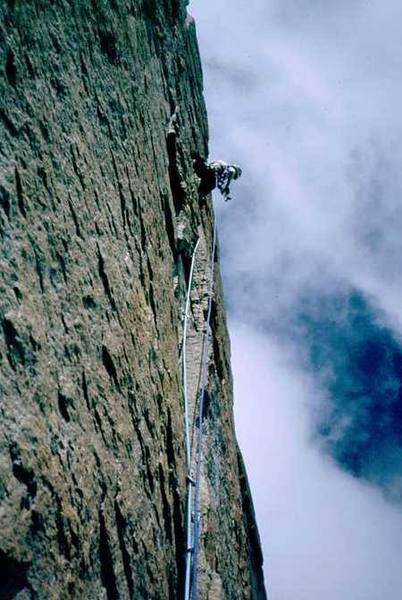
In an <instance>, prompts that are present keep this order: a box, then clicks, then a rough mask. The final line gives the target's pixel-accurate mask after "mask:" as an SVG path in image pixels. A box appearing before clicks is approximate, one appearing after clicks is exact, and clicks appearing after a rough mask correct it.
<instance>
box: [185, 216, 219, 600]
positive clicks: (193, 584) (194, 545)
mask: <svg viewBox="0 0 402 600" xmlns="http://www.w3.org/2000/svg"><path fill="white" fill-rule="evenodd" d="M216 238H217V227H216V221H215V219H214V230H213V243H212V255H211V266H210V278H209V282H208V311H207V318H206V321H205V329H204V335H203V343H202V352H201V366H200V381H199V385H198V393H197V397H198V403H197V406H196V408H195V411H194V416H195V417H196V416H197V414H198V436H197V455H196V473H195V478H194V479H193V477H192V470H191V467H192V442H191V435H190V416H189V399H188V384H187V329H188V319H189V309H190V299H191V297H190V295H191V288H192V281H193V274H194V266H195V259H196V255H197V250H198V246H199V242H200V240H199V239H198V241H197V243H196V245H195V248H194V251H193V256H192V260H191V268H190V276H189V282H188V289H187V297H186V308H185V313H184V325H183V344H182V378H183V396H184V419H185V437H186V459H187V515H186V526H187V534H186V538H187V539H186V545H187V547H186V573H185V590H184V600H190V594H191V600H196V597H197V574H198V546H199V538H200V525H201V516H200V491H201V466H202V458H203V446H204V431H203V412H204V400H205V389H206V386H207V383H208V353H209V330H210V321H211V314H212V294H213V282H214V270H215V250H216ZM197 409H198V410H197ZM193 488H194V500H193Z"/></svg>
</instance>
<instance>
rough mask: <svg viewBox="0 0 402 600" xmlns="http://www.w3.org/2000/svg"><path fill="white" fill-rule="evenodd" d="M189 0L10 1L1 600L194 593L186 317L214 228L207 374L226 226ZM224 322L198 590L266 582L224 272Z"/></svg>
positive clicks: (244, 594) (5, 54)
mask: <svg viewBox="0 0 402 600" xmlns="http://www.w3.org/2000/svg"><path fill="white" fill-rule="evenodd" d="M185 4H186V3H185V2H183V1H181V0H169V1H168V0H164V1H162V0H161V1H158V2H156V1H155V0H143V1H140V0H138V1H134V0H132V1H130V0H103V1H100V0H99V1H96V2H95V0H93V1H92V2H89V0H88V1H85V2H84V1H81V2H80V1H76V0H54V1H52V2H49V1H48V0H8V1H7V2H3V3H2V5H1V7H0V17H1V18H0V57H1V65H2V68H3V77H2V81H1V90H0V243H1V251H0V396H1V402H0V527H1V532H2V535H1V539H0V598H2V599H3V598H4V599H6V598H18V599H19V600H25V599H28V598H40V599H42V598H43V599H52V598H54V599H56V598H57V599H60V598H85V599H86V598H88V599H90V598H91V599H93V598H107V599H108V600H114V599H117V598H135V599H137V598H151V599H154V598H155V599H157V598H160V599H165V598H180V597H181V590H182V588H183V574H184V553H185V531H184V521H185V518H184V512H185V490H186V483H185V452H184V449H185V446H184V424H183V401H182V390H181V380H180V347H181V333H182V317H183V308H184V295H185V289H186V285H187V279H188V274H189V266H190V260H191V251H192V248H193V247H194V244H195V241H196V239H197V236H200V237H201V240H202V244H201V247H202V251H201V252H200V259H199V261H198V263H197V268H196V277H195V282H194V288H193V291H192V300H193V301H192V311H193V315H194V320H193V326H192V328H191V332H190V345H191V347H192V354H191V359H192V363H191V364H192V365H193V366H192V367H191V368H192V369H196V368H197V367H196V365H197V362H196V361H197V356H198V360H199V343H200V338H201V335H202V320H203V310H204V308H205V305H206V302H207V296H206V294H207V274H206V271H205V267H206V265H207V263H208V260H209V259H208V253H209V252H210V247H211V235H212V211H211V206H210V203H209V201H201V202H200V198H199V196H198V192H197V186H198V180H197V178H196V176H195V175H194V173H193V169H192V159H191V154H192V153H195V152H199V153H201V154H204V155H205V154H206V153H207V121H206V113H205V108H204V102H203V96H202V77H201V68H200V62H199V56H198V49H197V44H196V37H195V28H194V24H193V22H192V20H191V18H190V17H188V16H187V14H186V8H185ZM212 337H213V343H212V344H211V356H210V370H209V372H210V383H209V393H208V398H209V403H208V406H207V410H206V415H205V428H206V454H205V461H204V471H203V472H204V479H203V493H202V514H203V535H202V542H201V544H202V547H201V555H200V588H199V591H200V594H199V596H200V598H205V599H207V598H208V599H209V600H212V599H215V598H231V599H232V598H233V599H238V598H239V599H241V598H244V599H246V598H247V599H248V598H264V597H265V592H264V589H263V582H262V571H261V562H262V561H261V552H260V547H259V540H258V534H257V531H256V526H255V521H254V515H253V509H252V503H251V499H250V495H249V490H248V484H247V479H246V475H245V471H244V467H243V463H242V460H241V457H240V454H239V451H238V448H237V444H236V440H235V437H234V429H233V417H232V383H231V374H230V365H229V346H228V337H227V331H226V325H225V315H224V307H223V298H222V290H221V284H220V279H219V275H218V274H217V276H216V287H215V299H214V311H213V321H212ZM194 365H195V366H194ZM198 368H199V366H198ZM194 373H195V371H194ZM193 376H196V375H194V374H193ZM193 388H194V386H193V387H192V390H193V393H194V389H193Z"/></svg>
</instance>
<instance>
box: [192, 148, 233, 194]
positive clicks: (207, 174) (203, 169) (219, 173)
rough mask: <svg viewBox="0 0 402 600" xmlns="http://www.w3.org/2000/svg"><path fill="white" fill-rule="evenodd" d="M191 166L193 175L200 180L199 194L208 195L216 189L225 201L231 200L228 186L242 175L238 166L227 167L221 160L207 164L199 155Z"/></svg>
mask: <svg viewBox="0 0 402 600" xmlns="http://www.w3.org/2000/svg"><path fill="white" fill-rule="evenodd" d="M193 165H194V172H195V174H196V175H197V176H198V177H199V178H200V179H201V181H200V185H199V186H198V191H199V192H200V193H201V194H203V195H206V194H209V193H210V192H212V190H214V189H215V188H216V187H217V188H218V190H219V191H220V193H221V194H222V196H223V197H224V199H225V201H227V200H231V197H230V184H231V182H232V181H234V180H236V179H238V178H239V177H240V176H241V174H242V170H241V168H240V167H239V166H237V165H229V164H228V163H225V162H223V160H214V161H212V162H208V161H207V160H206V159H205V158H202V157H201V156H200V155H199V154H197V155H196V156H195V157H194V161H193Z"/></svg>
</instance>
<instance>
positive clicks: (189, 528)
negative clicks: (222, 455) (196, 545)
mask: <svg viewBox="0 0 402 600" xmlns="http://www.w3.org/2000/svg"><path fill="white" fill-rule="evenodd" d="M199 244H200V239H199V238H198V240H197V243H196V245H195V248H194V252H193V258H192V260H191V268H190V276H189V279H188V289H187V298H186V308H185V313H184V325H183V345H182V355H181V358H182V377H183V396H184V426H185V437H186V458H187V516H186V529H187V541H186V577H185V590H184V598H185V600H188V599H189V595H190V575H191V556H192V548H193V539H192V537H193V535H192V533H193V532H192V503H193V498H192V491H193V480H192V477H191V454H192V452H191V440H190V416H189V401H188V385H187V327H188V319H189V310H190V299H191V288H192V284H193V275H194V265H195V258H196V256H197V250H198V246H199Z"/></svg>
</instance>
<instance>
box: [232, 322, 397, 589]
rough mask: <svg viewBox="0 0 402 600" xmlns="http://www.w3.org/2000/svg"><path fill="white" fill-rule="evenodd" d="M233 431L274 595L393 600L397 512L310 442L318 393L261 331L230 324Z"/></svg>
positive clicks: (268, 585) (270, 586) (268, 581)
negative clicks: (310, 411)
mask: <svg viewBox="0 0 402 600" xmlns="http://www.w3.org/2000/svg"><path fill="white" fill-rule="evenodd" d="M230 329H231V337H232V353H233V360H232V363H233V368H234V372H235V374H236V377H235V382H236V385H235V398H236V428H237V434H238V438H239V442H240V445H241V447H242V448H243V452H244V455H245V460H246V463H247V464H248V465H249V477H250V484H251V486H252V489H254V492H255V493H254V502H255V508H256V513H257V517H258V521H259V529H260V534H261V538H262V541H263V550H264V555H265V557H266V565H265V573H266V581H267V588H268V592H269V597H270V598H271V599H272V600H293V599H295V598H297V600H318V599H321V598H323V597H325V598H326V600H340V599H342V600H378V599H379V598H384V600H385V599H386V600H399V597H400V590H401V589H402V572H401V569H400V556H401V553H402V514H401V512H400V511H399V510H397V509H396V508H395V507H392V506H390V505H388V504H386V503H385V501H384V499H383V498H382V496H381V495H380V493H379V492H377V491H376V490H375V489H372V488H370V487H368V486H366V485H363V484H362V483H361V482H358V481H356V480H354V479H351V478H350V477H348V476H347V475H344V474H343V473H341V472H340V471H339V470H338V469H337V468H336V467H335V466H334V465H333V464H332V463H331V462H330V461H329V460H325V459H323V457H322V456H321V455H320V454H319V453H318V452H317V450H316V449H315V448H314V447H313V446H312V445H311V443H310V442H309V433H308V432H309V426H308V423H307V416H306V411H305V406H306V405H309V404H310V403H311V398H312V397H317V396H319V395H320V393H322V392H321V391H320V390H318V389H316V388H315V384H314V382H313V381H312V380H310V379H309V378H308V377H307V376H306V375H305V374H303V373H301V372H297V371H295V368H294V364H293V361H291V360H289V357H288V356H287V355H286V353H285V352H284V351H283V350H282V349H280V348H278V347H277V346H276V345H274V344H272V342H271V341H269V340H267V339H266V338H265V337H264V336H262V335H261V334H258V333H257V332H255V331H254V330H253V329H251V328H248V327H245V326H244V325H241V324H240V323H238V322H232V323H231V327H230Z"/></svg>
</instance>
